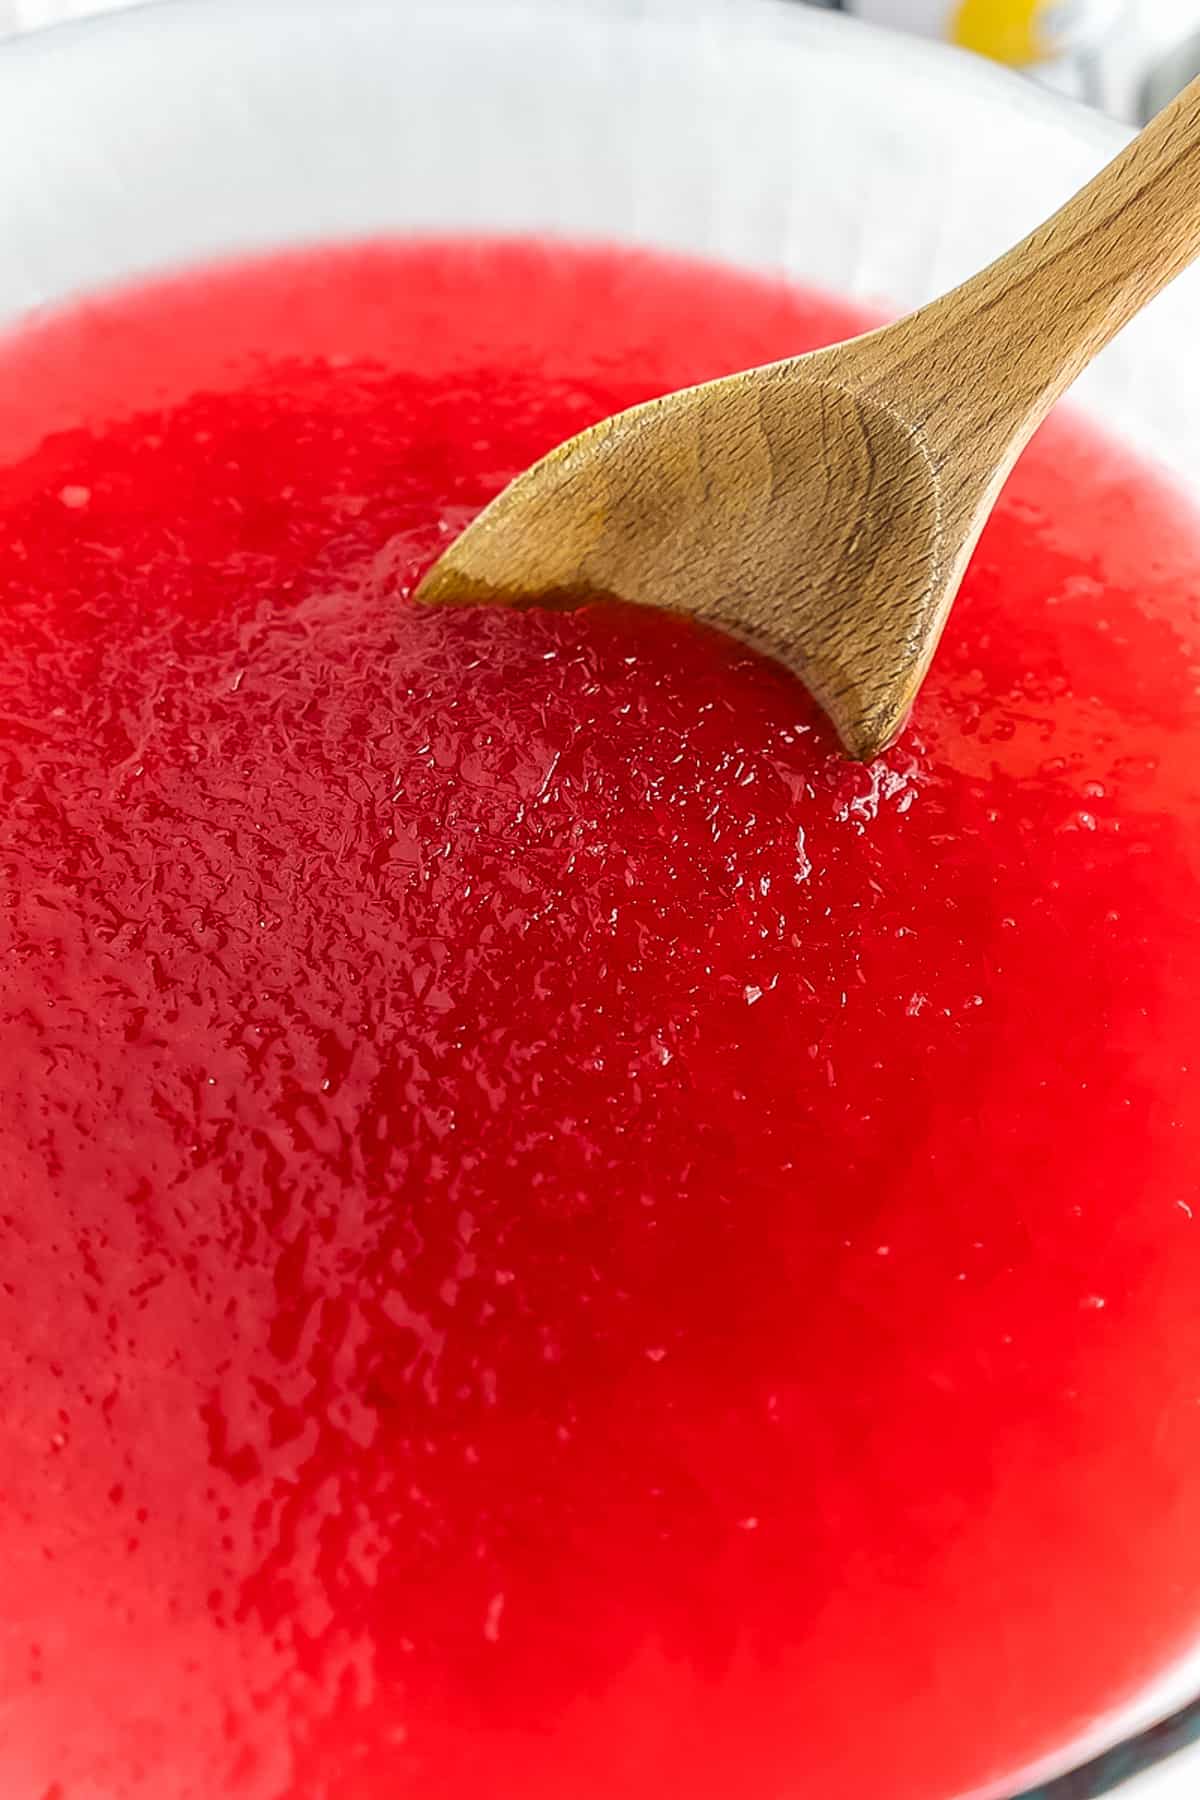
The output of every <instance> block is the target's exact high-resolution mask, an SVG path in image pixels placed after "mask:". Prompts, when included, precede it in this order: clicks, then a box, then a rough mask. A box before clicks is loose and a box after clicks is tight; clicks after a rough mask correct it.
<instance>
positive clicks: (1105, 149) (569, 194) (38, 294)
mask: <svg viewBox="0 0 1200 1800" xmlns="http://www.w3.org/2000/svg"><path fill="white" fill-rule="evenodd" d="M1125 135H1126V134H1125V133H1124V132H1123V131H1122V130H1121V128H1119V127H1118V126H1116V125H1114V124H1112V123H1109V122H1107V121H1105V120H1103V119H1101V118H1100V117H1099V116H1097V115H1094V114H1091V113H1087V112H1084V111H1083V110H1081V109H1079V108H1077V107H1073V106H1071V105H1069V104H1067V103H1065V102H1063V101H1060V100H1058V99H1056V98H1053V97H1051V96H1049V95H1047V94H1045V93H1043V92H1041V91H1040V90H1038V89H1035V88H1034V87H1032V86H1030V85H1028V84H1025V83H1023V82H1022V81H1021V80H1019V79H1018V78H1017V77H1014V76H1011V75H1009V74H1007V73H1005V72H1003V71H1000V70H998V69H996V68H993V67H991V66H990V65H987V64H985V63H983V62H980V61H977V60H975V59H973V58H970V57H968V56H966V55H964V54H962V53H959V52H957V51H952V50H946V49H942V48H940V47H937V46H934V45H931V44H926V43H923V42H917V41H915V40H909V39H903V38H893V37H890V36H886V35H884V34H882V33H876V32H874V31H872V30H871V29H870V28H868V27H864V26H860V25H856V24H854V23H852V22H849V21H846V20H844V19H840V18H837V17H835V16H831V15H828V14H823V13H818V12H814V11H810V10H808V9H805V8H802V7H799V6H797V5H794V4H789V3H788V0H725V3H723V4H722V3H719V0H708V3H707V4H704V3H701V0H655V3H652V4H646V3H641V4H639V3H637V0H624V3H622V0H476V3H475V4H470V3H469V0H467V3H462V0H412V3H411V4H405V5H397V4H394V3H393V0H292V3H291V4H280V3H278V0H164V3H160V4H157V5H152V6H144V7H139V8H135V9H132V10H130V11H128V12H126V13H119V14H116V15H112V16H109V17H106V18H104V19H102V20H97V21H94V22H91V23H89V24H87V25H76V26H64V27H60V28H59V29H57V30H53V31H49V32H43V33H40V34H36V35H35V36H33V37H31V38H28V39H18V40H15V41H14V42H13V43H12V44H10V45H6V46H5V47H4V48H3V50H2V51H0V171H2V175H0V244H3V247H4V253H3V256H2V257H0V329H3V328H4V327H5V326H6V325H9V324H12V323H13V322H15V321H16V320H17V319H19V318H21V317H22V316H24V315H26V314H27V313H29V312H30V311H31V310H33V309H36V308H40V307H44V306H53V305H56V304H58V303H60V302H62V301H63V300H65V299H67V298H69V297H70V296H72V295H77V294H80V293H82V292H86V291H87V290H89V289H94V288H96V287H99V286H106V285H109V284H111V283H113V282H118V281H122V280H125V279H128V278H129V277H131V276H134V275H136V274H139V273H141V272H143V271H149V270H156V269H161V268H163V267H164V266H169V265H172V264H179V263H185V262H194V261H196V260H198V259H203V258H207V257H212V256H227V255H229V254H230V253H231V252H234V251H238V250H247V249H258V248H265V247H270V246H278V245H282V244H288V243H298V242H311V241H313V240H319V239H322V238H327V237H339V238H346V237H354V236H360V235H364V234H373V233H395V232H406V231H413V230H423V229H430V228H438V229H447V228H451V229H452V228H472V227H475V228H484V229H487V230H490V231H496V230H527V229H533V230H541V231H557V232H561V233H566V234H570V235H572V236H575V237H581V236H582V237H592V238H595V237H601V238H619V239H623V240H626V241H633V242H643V243H647V244H652V245H657V246H660V247H667V248H673V249H678V250H682V251H686V252H690V253H693V254H699V255H708V256H713V257H718V258H723V259H727V260H730V261H733V262H737V263H741V264H744V265H747V266H749V267H751V268H757V269H762V270H766V271H776V272H783V273H786V274H788V275H792V276H795V277H797V278H798V279H800V280H803V281H805V282H810V283H813V284H815V285H817V286H821V287H825V288H828V289H832V290H835V291H838V292H840V293H842V294H845V295H850V296H855V297H858V298H860V299H862V300H864V301H867V302H870V303H873V304H876V305H880V306H883V307H886V308H889V309H892V310H896V309H903V308H905V307H908V306H911V305H914V304H916V303H918V302H920V301H922V300H924V299H927V298H928V297H929V296H931V295H932V294H934V293H936V292H937V291H939V290H941V289H942V288H944V287H946V286H948V285H950V284H951V283H952V282H954V281H955V280H957V279H959V278H960V277H962V276H964V275H966V274H968V273H969V272H970V271H971V270H973V269H974V268H976V267H978V266H979V265H980V264H981V263H983V262H984V261H986V260H987V259H988V258H989V257H990V256H992V255H993V254H995V253H996V252H997V251H999V250H1000V249H1002V248H1004V247H1005V246H1007V245H1008V244H1009V243H1011V242H1012V241H1013V240H1015V239H1016V238H1017V237H1019V236H1020V235H1022V234H1023V233H1024V232H1025V231H1026V230H1027V229H1028V228H1029V227H1030V226H1031V225H1032V224H1033V223H1034V222H1036V221H1037V220H1038V219H1039V218H1041V217H1043V216H1044V215H1045V214H1046V213H1047V212H1049V211H1050V210H1052V208H1053V207H1054V206H1055V205H1057V204H1058V203H1059V202H1060V201H1061V200H1063V199H1064V198H1065V197H1066V196H1067V195H1068V194H1069V193H1070V192H1072V191H1073V190H1074V189H1075V188H1076V187H1077V186H1078V185H1079V184H1080V183H1081V182H1082V181H1083V180H1084V179H1085V178H1086V177H1087V176H1088V175H1090V174H1091V173H1092V172H1093V171H1094V170H1095V169H1096V168H1097V167H1098V166H1099V165H1100V164H1101V163H1103V162H1104V161H1106V160H1107V159H1108V157H1110V156H1111V155H1112V154H1113V153H1114V152H1115V151H1116V149H1117V148H1118V147H1119V146H1120V144H1121V142H1122V141H1123V139H1124V136H1125ZM1198 305H1200V274H1195V275H1193V276H1191V277H1185V278H1184V280H1182V281H1181V282H1180V283H1178V284H1177V286H1176V287H1175V288H1174V289H1172V290H1171V291H1170V292H1169V293H1167V294H1166V295H1164V296H1163V297H1162V298H1161V299H1159V300H1158V301H1156V302H1155V303H1154V305H1153V306H1151V307H1150V308H1149V309H1148V311H1147V312H1146V314H1145V315H1143V317H1142V318H1141V319H1140V320H1139V321H1138V322H1137V323H1136V324H1135V325H1134V326H1133V327H1132V328H1131V329H1130V330H1129V331H1127V332H1126V333H1125V334H1124V335H1123V336H1122V337H1121V338H1120V339H1119V340H1118V341H1117V343H1115V344H1114V345H1113V346H1112V347H1111V348H1110V349H1109V350H1108V351H1106V352H1105V354H1104V355H1103V356H1102V357H1101V358H1100V359H1099V361H1098V362H1097V363H1096V364H1095V366H1094V367H1093V368H1092V369H1091V370H1089V371H1088V373H1087V375H1086V376H1085V377H1084V379H1083V380H1082V381H1081V382H1080V384H1079V386H1078V388H1077V389H1076V392H1075V400H1076V404H1077V405H1078V406H1080V407H1081V408H1082V409H1083V410H1084V411H1085V412H1088V413H1090V414H1092V415H1093V416H1094V417H1097V418H1099V419H1100V420H1101V421H1103V423H1104V424H1105V425H1107V426H1108V427H1109V428H1110V429H1111V430H1114V431H1116V432H1117V433H1119V434H1120V435H1121V436H1123V437H1124V438H1126V439H1127V440H1129V441H1132V442H1133V443H1135V444H1136V445H1137V446H1138V447H1140V448H1141V449H1143V450H1144V451H1146V452H1148V453H1149V454H1151V455H1153V456H1154V457H1156V458H1157V459H1158V460H1159V461H1160V462H1162V463H1163V464H1165V465H1166V466H1167V468H1168V469H1169V470H1171V471H1172V472H1173V473H1174V475H1175V477H1176V478H1177V479H1178V480H1179V481H1181V482H1183V483H1184V484H1185V485H1191V486H1193V487H1194V488H1196V490H1197V494H1198V496H1200V358H1197V357H1195V356H1194V354H1193V353H1192V347H1193V344H1194V329H1193V326H1194V321H1195V319H1196V317H1197V309H1198ZM1197 1623H1198V1627H1200V1608H1198V1620H1197ZM1197 1635H1198V1640H1200V1629H1198V1634H1197ZM1197 1691H1200V1656H1198V1657H1197V1658H1196V1659H1194V1660H1192V1661H1190V1662H1189V1663H1188V1664H1187V1665H1186V1666H1178V1667H1177V1668H1176V1669H1175V1670H1174V1671H1173V1672H1172V1673H1171V1675H1170V1677H1169V1678H1168V1679H1166V1680H1164V1681H1163V1682H1162V1683H1160V1684H1159V1685H1158V1686H1157V1687H1156V1688H1155V1690H1154V1691H1153V1692H1152V1693H1145V1694H1143V1695H1141V1696H1140V1697H1139V1698H1138V1699H1137V1700H1136V1701H1135V1702H1134V1703H1132V1704H1131V1705H1130V1706H1129V1707H1128V1708H1127V1709H1126V1711H1125V1713H1124V1714H1123V1715H1122V1716H1121V1717H1119V1718H1118V1719H1117V1720H1115V1721H1114V1720H1112V1719H1111V1718H1110V1719H1109V1721H1108V1722H1107V1725H1106V1732H1105V1735H1104V1736H1103V1737H1100V1738H1095V1737H1094V1738H1092V1739H1089V1740H1086V1741H1078V1742H1076V1743H1075V1744H1074V1745H1071V1746H1068V1747H1067V1748H1066V1749H1065V1750H1064V1751H1063V1753H1062V1754H1061V1755H1060V1756H1058V1757H1057V1758H1056V1759H1055V1760H1054V1763H1053V1765H1052V1766H1051V1765H1047V1766H1046V1767H1044V1768H1039V1769H1034V1770H1031V1771H1030V1772H1029V1775H1028V1778H1027V1781H1028V1782H1029V1783H1039V1782H1040V1783H1041V1785H1040V1786H1027V1788H1026V1796H1027V1800H1029V1797H1032V1796H1033V1795H1036V1796H1037V1800H1091V1797H1092V1796H1095V1795H1099V1794H1101V1793H1104V1792H1107V1791H1108V1790H1109V1789H1110V1788H1111V1787H1113V1786H1114V1785H1116V1784H1117V1783H1118V1782H1122V1781H1125V1780H1126V1779H1127V1778H1129V1777H1131V1776H1136V1775H1137V1774H1138V1772H1139V1771H1143V1770H1145V1769H1146V1768H1148V1767H1149V1766H1150V1765H1151V1764H1153V1763H1156V1762H1159V1761H1161V1760H1162V1759H1163V1758H1164V1757H1167V1756H1169V1755H1170V1754H1172V1753H1174V1752H1176V1751H1177V1750H1178V1749H1179V1748H1180V1746H1181V1745H1183V1744H1185V1743H1187V1742H1189V1741H1190V1740H1191V1739H1192V1737H1194V1736H1200V1706H1197V1707H1196V1708H1191V1707H1189V1706H1188V1705H1187V1704H1186V1703H1187V1701H1188V1700H1189V1699H1190V1698H1191V1697H1192V1696H1193V1695H1194V1694H1196V1692H1197ZM1172 1709H1176V1710H1174V1711H1173V1710H1172ZM1168 1715H1169V1716H1168ZM1157 1721H1165V1722H1161V1723H1156V1722H1157ZM866 1728H868V1729H869V1724H868V1725H867V1727H866ZM1114 1737H1117V1738H1119V1739H1121V1740H1122V1741H1121V1742H1120V1743H1119V1745H1118V1746H1117V1747H1116V1748H1112V1742H1113V1739H1114ZM1064 1771H1073V1772H1069V1773H1068V1772H1064ZM813 1774H814V1779H815V1780H817V1782H818V1783H819V1779H820V1773H819V1771H814V1772H813ZM1193 1780H1194V1777H1193ZM1151 1786H1152V1788H1153V1794H1154V1796H1155V1800H1167V1795H1168V1792H1169V1793H1170V1794H1172V1795H1173V1794H1175V1793H1176V1792H1178V1793H1180V1794H1183V1793H1184V1792H1185V1791H1186V1792H1191V1791H1194V1790H1193V1787H1192V1783H1190V1782H1189V1780H1188V1777H1187V1775H1186V1774H1185V1773H1183V1772H1182V1770H1181V1771H1180V1781H1179V1784H1178V1785H1177V1784H1176V1782H1174V1781H1168V1780H1166V1779H1165V1771H1164V1772H1163V1773H1162V1775H1160V1776H1159V1777H1158V1778H1157V1779H1154V1780H1152V1782H1151ZM1128 1792H1129V1794H1130V1800H1134V1795H1135V1793H1138V1794H1140V1793H1141V1792H1142V1786H1141V1783H1140V1782H1139V1781H1137V1780H1135V1781H1134V1782H1133V1785H1132V1786H1131V1787H1130V1788H1129V1789H1128ZM996 1793H997V1791H996V1790H995V1789H988V1790H986V1791H981V1792H980V1793H979V1794H977V1795H975V1796H972V1800H996ZM878 1800H886V1796H883V1795H880V1796H878ZM1146 1800H1150V1787H1147V1789H1146Z"/></svg>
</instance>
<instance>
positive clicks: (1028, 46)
mask: <svg viewBox="0 0 1200 1800" xmlns="http://www.w3.org/2000/svg"><path fill="white" fill-rule="evenodd" d="M1047 10H1048V9H1047V7H1046V4H1045V0H961V3H960V5H959V6H958V8H957V9H956V11H955V13H954V15H953V18H952V20H951V32H950V35H951V41H952V42H953V43H955V44H961V45H962V47H963V49H964V50H978V51H979V53H980V55H981V56H991V57H994V58H995V60H996V61H997V62H1004V63H1017V64H1020V63H1032V62H1040V61H1041V60H1042V58H1043V57H1044V56H1045V55H1046V54H1047V51H1046V50H1045V48H1044V47H1043V46H1044V39H1045V36H1046V34H1045V32H1044V30H1043V28H1042V24H1041V19H1042V15H1043V14H1044V13H1046V11H1047ZM1050 10H1053V9H1050Z"/></svg>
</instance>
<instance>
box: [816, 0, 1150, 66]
mask: <svg viewBox="0 0 1200 1800" xmlns="http://www.w3.org/2000/svg"><path fill="white" fill-rule="evenodd" d="M1120 6H1121V0H844V10H845V11H846V12H849V13H853V14H854V15H855V16H856V17H857V18H860V19H870V20H871V21H872V23H874V24H876V25H887V26H890V27H891V29H892V30H893V31H910V32H915V33H916V34H917V35H918V36H920V37H934V38H941V39H942V40H943V42H944V43H947V44H958V45H959V46H960V47H961V48H962V49H964V50H975V51H978V53H979V54H980V55H981V56H990V57H991V58H992V59H993V60H994V61H996V62H1002V63H1010V64H1012V65H1013V66H1014V67H1017V68H1029V67H1031V66H1032V65H1034V64H1037V63H1041V62H1050V61H1053V60H1054V59H1055V58H1056V57H1060V56H1066V55H1068V54H1069V53H1070V52H1072V51H1075V50H1080V49H1084V48H1086V47H1087V46H1088V45H1089V44H1093V43H1095V42H1096V41H1097V39H1099V38H1101V37H1103V35H1104V33H1105V31H1107V29H1108V27H1109V26H1110V25H1111V24H1112V22H1113V19H1114V18H1115V17H1116V15H1117V13H1118V12H1119V10H1120Z"/></svg>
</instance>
